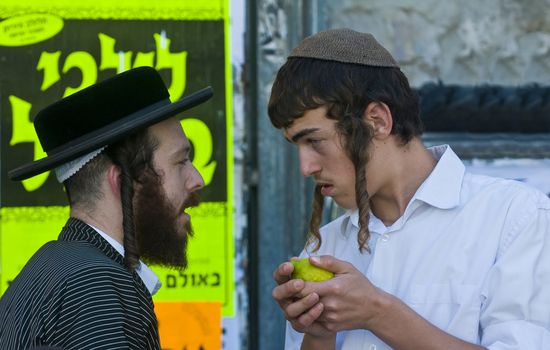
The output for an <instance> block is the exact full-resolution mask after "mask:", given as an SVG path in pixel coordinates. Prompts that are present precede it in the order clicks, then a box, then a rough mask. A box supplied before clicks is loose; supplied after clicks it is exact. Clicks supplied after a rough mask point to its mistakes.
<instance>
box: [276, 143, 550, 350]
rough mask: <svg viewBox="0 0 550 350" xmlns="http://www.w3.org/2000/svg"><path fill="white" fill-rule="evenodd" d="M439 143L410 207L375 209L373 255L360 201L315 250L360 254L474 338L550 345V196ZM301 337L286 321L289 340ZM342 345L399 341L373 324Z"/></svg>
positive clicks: (406, 295)
mask: <svg viewBox="0 0 550 350" xmlns="http://www.w3.org/2000/svg"><path fill="white" fill-rule="evenodd" d="M430 151H431V152H432V154H433V155H434V157H435V158H436V159H438V163H437V165H436V167H435V168H434V170H433V171H432V173H431V174H430V176H429V177H428V178H427V179H426V180H425V181H424V182H423V183H422V185H421V186H420V187H419V188H418V190H417V191H416V193H415V195H414V196H413V198H412V199H411V201H410V202H409V204H408V205H407V207H406V209H405V212H404V214H403V216H402V217H400V218H399V219H398V220H397V221H396V222H395V223H393V224H392V225H391V226H390V227H386V226H385V225H384V224H383V222H382V221H381V220H379V219H378V218H376V217H375V216H374V215H372V213H371V217H370V222H369V230H370V233H371V240H372V239H377V243H376V244H375V245H374V247H373V246H372V245H371V248H374V249H372V255H370V254H369V253H368V252H365V253H363V254H362V253H360V252H359V249H358V245H357V232H358V214H357V210H352V211H348V212H347V213H346V214H344V215H343V216H341V217H339V218H338V219H336V220H334V221H332V222H331V223H329V224H327V225H326V226H324V227H323V228H322V229H321V236H322V245H321V248H320V249H319V251H318V252H317V253H316V254H315V255H333V256H335V257H337V258H338V259H341V260H345V261H348V262H350V263H352V264H353V265H354V266H355V267H356V268H357V269H358V270H359V271H361V272H362V273H363V274H364V275H365V276H366V277H367V278H368V279H369V280H370V281H371V282H372V283H373V284H374V285H376V286H377V287H379V288H381V289H383V290H385V291H386V292H389V293H391V294H393V295H395V296H396V297H398V298H399V299H401V300H402V301H403V302H405V303H406V304H407V305H409V306H410V307H411V308H412V309H413V310H415V311H416V312H417V313H418V314H420V315H421V316H422V317H424V318H425V319H427V320H428V321H429V322H431V323H432V324H434V325H435V326H437V327H439V328H440V329H442V330H444V331H446V332H447V333H450V334H452V335H454V336H456V337H458V338H461V339H463V340H465V341H468V342H471V343H476V344H481V345H482V346H485V347H487V348H489V349H491V350H497V349H499V350H500V349H502V350H504V349H506V350H511V349H518V350H519V349H522V350H526V349H529V350H534V349H550V234H549V232H550V200H549V199H548V198H547V197H546V196H545V195H544V194H542V193H541V192H539V191H537V190H535V189H532V188H530V187H528V186H526V185H524V184H522V183H519V182H516V181H511V180H504V179H499V178H492V177H487V176H481V175H473V174H469V173H465V167H464V165H463V163H462V162H461V161H460V159H459V158H458V157H457V156H456V154H455V153H454V152H453V151H452V150H451V149H450V147H448V146H446V145H445V146H437V147H433V148H431V149H430ZM370 242H372V241H370ZM302 256H307V254H305V253H304V252H303V253H302ZM302 338H303V335H302V334H300V333H298V332H296V331H295V330H294V329H292V327H291V326H290V323H288V322H287V332H286V342H285V349H299V348H300V344H301V342H302ZM336 348H337V349H342V350H352V349H353V350H358V349H368V350H375V349H376V350H380V349H391V348H390V347H389V346H388V345H386V344H385V343H384V342H382V341H381V340H380V339H379V338H377V337H376V336H375V335H374V334H373V333H371V332H369V331H367V330H350V331H344V332H340V333H338V335H337V346H336Z"/></svg>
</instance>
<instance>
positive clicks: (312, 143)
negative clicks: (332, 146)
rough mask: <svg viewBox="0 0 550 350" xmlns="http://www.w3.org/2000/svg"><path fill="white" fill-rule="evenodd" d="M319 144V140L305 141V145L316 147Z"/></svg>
mask: <svg viewBox="0 0 550 350" xmlns="http://www.w3.org/2000/svg"><path fill="white" fill-rule="evenodd" d="M320 142H321V140H319V139H307V143H309V144H310V145H318V144H319V143H320Z"/></svg>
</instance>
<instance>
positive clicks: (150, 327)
mask: <svg viewBox="0 0 550 350" xmlns="http://www.w3.org/2000/svg"><path fill="white" fill-rule="evenodd" d="M21 234H24V233H21ZM40 345H51V346H57V347H61V348H62V349H65V350H70V349H78V350H83V349H140V350H141V349H160V343H159V336H158V328H157V319H156V317H155V313H154V309H153V301H152V299H151V294H150V293H149V291H148V290H147V288H146V287H145V285H144V284H143V281H142V280H141V278H140V277H139V276H138V274H137V273H130V272H128V270H126V269H125V268H124V266H123V257H122V256H121V255H120V254H119V253H118V252H117V251H116V250H115V249H114V248H113V247H112V246H111V245H110V244H109V243H108V242H107V241H105V240H104V239H103V237H101V236H100V235H99V234H98V233H97V232H96V231H95V230H94V229H92V228H91V227H90V226H88V225H86V224H85V223H83V222H82V221H79V220H77V219H74V218H70V219H69V220H68V222H67V224H66V225H65V227H64V228H63V230H62V231H61V234H60V235H59V238H58V240H57V241H53V242H49V243H46V244H45V245H44V246H42V248H40V249H39V250H38V251H37V252H36V253H35V254H34V256H33V257H32V258H31V259H30V260H29V262H28V263H27V264H26V265H25V267H24V268H23V270H22V271H21V273H20V274H19V275H18V276H17V277H16V278H15V280H14V281H13V282H12V284H11V285H10V287H9V288H8V289H7V291H6V293H5V294H4V295H3V296H2V298H1V299H0V349H3V350H11V349H18V350H19V349H28V348H31V347H35V346H40Z"/></svg>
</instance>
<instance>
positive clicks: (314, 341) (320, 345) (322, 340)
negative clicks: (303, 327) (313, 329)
mask: <svg viewBox="0 0 550 350" xmlns="http://www.w3.org/2000/svg"><path fill="white" fill-rule="evenodd" d="M335 347H336V333H330V334H328V335H323V336H317V335H311V334H308V333H305V334H304V339H303V341H302V346H301V350H307V349H315V350H322V349H327V350H328V349H331V350H332V349H335Z"/></svg>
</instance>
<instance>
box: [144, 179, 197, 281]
mask: <svg viewBox="0 0 550 350" xmlns="http://www.w3.org/2000/svg"><path fill="white" fill-rule="evenodd" d="M199 202H200V199H199V196H198V194H197V193H196V192H194V193H191V194H190V195H189V197H188V198H187V200H186V201H185V203H184V204H183V206H182V208H180V209H179V210H176V208H174V206H173V205H172V203H170V202H169V201H168V199H167V198H166V195H165V193H164V189H163V188H162V186H161V183H160V179H159V178H158V177H156V176H154V178H153V176H149V177H148V179H146V180H145V182H144V183H142V185H141V186H140V188H139V189H138V190H137V191H136V194H135V202H134V203H135V212H134V223H135V234H136V241H137V246H138V250H139V255H140V258H141V259H142V260H143V261H144V262H145V263H147V264H153V265H160V266H165V267H170V268H175V269H177V270H184V269H185V268H186V267H187V239H188V236H193V228H192V226H191V221H187V222H186V224H185V226H184V227H183V228H181V227H178V224H177V218H178V215H179V214H181V212H182V211H183V210H184V209H185V208H188V207H191V206H196V205H198V204H199ZM182 230H183V232H182Z"/></svg>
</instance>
